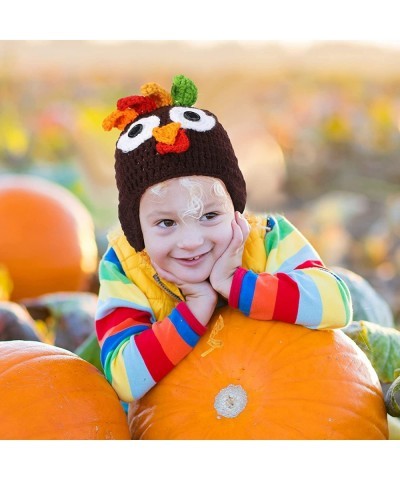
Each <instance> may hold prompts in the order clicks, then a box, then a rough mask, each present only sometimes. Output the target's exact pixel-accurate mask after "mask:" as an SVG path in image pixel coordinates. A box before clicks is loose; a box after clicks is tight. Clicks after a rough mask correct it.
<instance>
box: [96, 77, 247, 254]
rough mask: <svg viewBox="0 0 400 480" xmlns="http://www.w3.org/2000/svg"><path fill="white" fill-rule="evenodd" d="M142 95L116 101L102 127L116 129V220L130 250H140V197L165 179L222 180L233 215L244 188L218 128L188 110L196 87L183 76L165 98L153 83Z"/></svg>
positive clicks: (208, 117)
mask: <svg viewBox="0 0 400 480" xmlns="http://www.w3.org/2000/svg"><path fill="white" fill-rule="evenodd" d="M141 93H142V95H134V96H130V97H125V98H121V99H120V100H118V102H117V110H116V111H114V112H112V113H111V114H110V115H109V116H108V117H107V118H105V120H104V121H103V128H104V129H105V130H111V129H112V128H113V127H116V128H118V129H119V130H122V132H121V134H120V136H119V138H118V140H117V143H116V149H115V178H116V183H117V188H118V193H119V204H118V217H119V220H120V223H121V227H122V230H123V232H124V234H125V236H126V238H127V240H128V242H129V243H130V245H131V246H132V247H133V248H134V249H135V250H136V251H141V250H143V249H144V248H145V245H144V240H143V234H142V230H141V226H140V220H139V204H140V199H141V197H142V195H143V193H144V192H145V191H146V190H147V189H148V188H149V187H151V186H152V185H155V184H157V183H160V182H163V181H165V180H169V179H171V178H176V177H183V176H190V175H203V176H208V177H215V178H218V179H220V180H222V181H223V182H224V184H225V186H226V189H227V191H228V192H229V194H230V196H231V199H232V202H233V205H234V208H235V210H238V211H239V212H241V213H242V212H243V210H244V208H245V204H246V183H245V180H244V178H243V175H242V172H241V171H240V168H239V165H238V160H237V158H236V156H235V152H234V151H233V147H232V144H231V142H230V140H229V137H228V134H227V133H226V131H225V129H224V128H223V126H222V125H221V124H220V123H219V121H218V119H217V117H216V116H215V115H214V114H213V113H211V112H209V111H208V110H202V109H199V108H194V107H192V105H193V104H194V103H195V102H196V100H197V88H196V86H195V85H194V83H193V82H192V81H191V80H189V79H188V78H187V77H185V76H183V75H178V76H176V77H174V79H173V84H172V88H171V93H168V92H167V91H166V90H164V89H163V88H162V87H160V86H159V85H158V84H156V83H147V84H145V85H143V86H142V87H141Z"/></svg>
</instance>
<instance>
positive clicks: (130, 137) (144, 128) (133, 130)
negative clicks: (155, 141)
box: [117, 115, 160, 153]
mask: <svg viewBox="0 0 400 480" xmlns="http://www.w3.org/2000/svg"><path fill="white" fill-rule="evenodd" d="M159 125H160V119H159V118H158V117H157V116H156V115H152V116H151V117H146V118H141V119H140V120H138V121H136V122H134V123H132V125H131V126H130V127H129V129H128V130H127V131H126V132H125V133H124V134H123V135H121V136H120V137H119V139H118V142H117V148H118V150H121V151H122V152H124V153H127V152H131V151H132V150H135V148H137V147H138V146H139V145H141V144H142V143H143V142H145V141H146V140H149V139H150V138H151V137H152V136H153V128H155V127H158V126H159Z"/></svg>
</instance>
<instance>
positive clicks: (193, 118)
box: [183, 110, 200, 122]
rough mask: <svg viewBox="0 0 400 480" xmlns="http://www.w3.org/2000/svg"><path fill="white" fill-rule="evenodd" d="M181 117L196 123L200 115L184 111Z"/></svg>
mask: <svg viewBox="0 0 400 480" xmlns="http://www.w3.org/2000/svg"><path fill="white" fill-rule="evenodd" d="M183 116H184V117H185V118H186V120H190V121H192V122H198V121H199V120H200V115H199V114H198V113H196V112H191V111H190V110H188V111H186V112H185V113H184V114H183Z"/></svg>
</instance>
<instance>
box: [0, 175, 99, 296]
mask: <svg viewBox="0 0 400 480" xmlns="http://www.w3.org/2000/svg"><path fill="white" fill-rule="evenodd" d="M0 232H1V234H0V263H2V264H3V265H4V266H5V267H6V269H7V271H8V273H9V275H10V277H11V280H12V282H13V290H12V293H11V299H12V300H14V301H18V300H20V299H21V298H25V297H37V296H39V295H42V294H45V293H50V292H58V291H77V290H84V289H86V288H88V286H89V282H90V280H91V278H92V276H93V274H94V273H95V272H96V269H97V262H98V250H97V245H96V240H95V233H94V225H93V220H92V218H91V216H90V214H89V212H88V210H87V209H86V207H84V205H83V204H82V203H81V202H80V201H79V200H78V199H77V198H76V197H75V196H74V195H73V194H72V193H70V192H69V191H68V190H67V189H65V188H64V187H61V186H60V185H57V184H55V183H52V182H50V181H48V180H44V179H41V178H39V177H34V176H29V175H3V176H1V177H0Z"/></svg>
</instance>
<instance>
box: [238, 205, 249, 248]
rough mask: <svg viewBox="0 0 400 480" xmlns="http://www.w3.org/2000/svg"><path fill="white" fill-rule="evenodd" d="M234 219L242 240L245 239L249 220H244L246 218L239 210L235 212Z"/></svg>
mask: <svg viewBox="0 0 400 480" xmlns="http://www.w3.org/2000/svg"><path fill="white" fill-rule="evenodd" d="M235 219H236V222H237V224H238V225H239V227H240V228H241V230H242V234H243V240H244V241H246V239H247V237H248V235H249V233H250V225H249V222H248V221H247V220H246V218H245V217H244V216H243V215H242V214H241V213H240V212H235Z"/></svg>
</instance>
